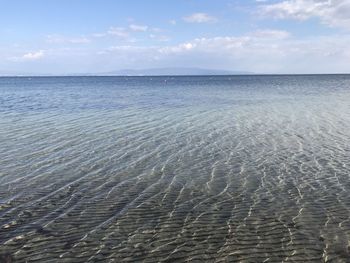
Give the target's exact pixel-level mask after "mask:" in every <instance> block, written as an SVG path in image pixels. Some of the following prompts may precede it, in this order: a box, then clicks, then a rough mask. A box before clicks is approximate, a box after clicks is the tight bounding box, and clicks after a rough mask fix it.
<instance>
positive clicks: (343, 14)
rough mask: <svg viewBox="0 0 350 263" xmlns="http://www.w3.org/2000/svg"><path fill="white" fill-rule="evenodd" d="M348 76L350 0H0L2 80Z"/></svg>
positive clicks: (0, 62)
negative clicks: (162, 70) (27, 76)
mask: <svg viewBox="0 0 350 263" xmlns="http://www.w3.org/2000/svg"><path fill="white" fill-rule="evenodd" d="M158 67H199V68H210V69H225V70H233V71H250V72H256V73H350V0H166V1H165V0H143V1H141V0H128V1H126V0H123V1H122V0H0V73H51V74H67V73H68V74H69V73H89V72H90V73H94V72H96V73H98V72H108V71H113V70H119V69H142V68H158Z"/></svg>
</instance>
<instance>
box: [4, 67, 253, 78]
mask: <svg viewBox="0 0 350 263" xmlns="http://www.w3.org/2000/svg"><path fill="white" fill-rule="evenodd" d="M250 74H253V73H251V72H245V71H229V70H217V69H202V68H151V69H123V70H116V71H110V72H100V73H67V74H48V73H29V72H15V71H2V70H0V76H201V75H250Z"/></svg>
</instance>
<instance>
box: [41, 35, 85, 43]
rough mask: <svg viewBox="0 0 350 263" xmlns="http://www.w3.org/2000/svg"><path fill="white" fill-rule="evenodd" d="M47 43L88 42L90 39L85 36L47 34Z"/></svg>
mask: <svg viewBox="0 0 350 263" xmlns="http://www.w3.org/2000/svg"><path fill="white" fill-rule="evenodd" d="M46 42H47V43H55V44H64V43H69V44H87V43H90V42H91V41H90V39H88V38H87V37H73V38H69V37H64V36H61V35H48V36H47V38H46Z"/></svg>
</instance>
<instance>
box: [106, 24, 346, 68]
mask: <svg viewBox="0 0 350 263" xmlns="http://www.w3.org/2000/svg"><path fill="white" fill-rule="evenodd" d="M349 42H350V35H336V36H323V37H314V38H306V39H297V38H295V37H293V36H291V35H290V34H289V33H288V32H286V31H279V30H271V29H265V30H258V31H255V32H250V33H247V34H244V35H241V36H226V37H225V36H223V37H213V38H197V39H193V40H191V41H187V42H184V43H180V44H177V45H168V46H149V47H147V46H115V47H113V48H110V49H109V50H105V52H106V53H101V54H107V55H106V57H107V58H108V59H112V58H113V57H115V58H117V59H118V62H120V63H119V64H118V66H119V67H125V66H127V67H132V65H134V66H136V67H138V66H142V67H158V66H160V67H163V66H165V67H166V66H170V65H171V66H180V67H181V66H188V67H204V68H226V69H232V70H243V71H252V72H257V73H336V72H347V71H348V69H349V68H350V50H349V49H348V43H349ZM123 65H125V66H123Z"/></svg>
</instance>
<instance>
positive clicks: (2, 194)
mask: <svg viewBox="0 0 350 263" xmlns="http://www.w3.org/2000/svg"><path fill="white" fill-rule="evenodd" d="M0 262H201V263H203V262H259V263H260V262H350V75H261V76H259V75H246V76H158V77H157V76H154V77H150V76H147V77H93V76H89V77H1V78H0Z"/></svg>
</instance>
